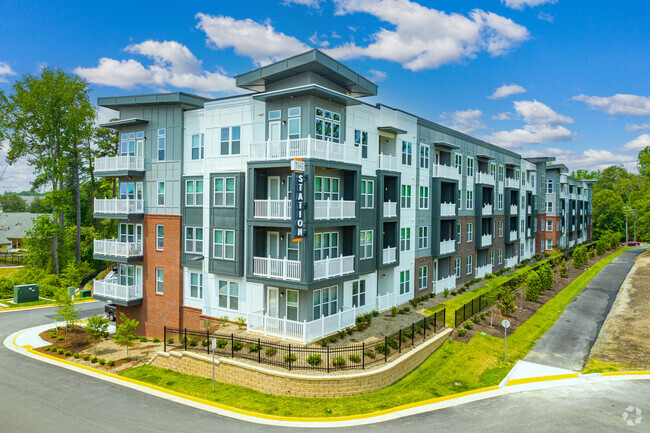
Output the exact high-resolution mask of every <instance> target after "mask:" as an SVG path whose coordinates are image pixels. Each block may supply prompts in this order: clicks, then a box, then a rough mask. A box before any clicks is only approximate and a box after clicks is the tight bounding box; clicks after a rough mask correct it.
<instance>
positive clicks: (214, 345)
mask: <svg viewBox="0 0 650 433" xmlns="http://www.w3.org/2000/svg"><path fill="white" fill-rule="evenodd" d="M216 349H217V340H216V339H214V340H212V392H214V352H215V350H216Z"/></svg>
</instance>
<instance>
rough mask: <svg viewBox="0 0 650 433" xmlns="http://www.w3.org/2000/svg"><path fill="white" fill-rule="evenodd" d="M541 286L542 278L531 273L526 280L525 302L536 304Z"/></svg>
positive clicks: (535, 273) (536, 273)
mask: <svg viewBox="0 0 650 433" xmlns="http://www.w3.org/2000/svg"><path fill="white" fill-rule="evenodd" d="M542 289H543V284H542V278H541V277H540V276H539V273H538V272H535V271H533V272H531V273H530V274H529V275H528V280H526V300H527V301H532V302H537V300H538V299H539V294H540V293H541V292H542Z"/></svg>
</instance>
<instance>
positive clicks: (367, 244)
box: [359, 230, 375, 260]
mask: <svg viewBox="0 0 650 433" xmlns="http://www.w3.org/2000/svg"><path fill="white" fill-rule="evenodd" d="M368 235H370V241H368ZM374 244H375V237H374V230H360V231H359V259H360V260H366V259H372V258H373V257H374V254H373V251H374ZM368 252H369V253H368Z"/></svg>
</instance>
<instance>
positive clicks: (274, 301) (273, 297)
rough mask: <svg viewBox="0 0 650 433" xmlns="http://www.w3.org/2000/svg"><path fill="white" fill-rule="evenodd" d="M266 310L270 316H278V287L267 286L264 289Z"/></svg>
mask: <svg viewBox="0 0 650 433" xmlns="http://www.w3.org/2000/svg"><path fill="white" fill-rule="evenodd" d="M266 311H267V315H268V316H271V317H278V311H279V308H278V288H277V287H268V288H267V289H266Z"/></svg>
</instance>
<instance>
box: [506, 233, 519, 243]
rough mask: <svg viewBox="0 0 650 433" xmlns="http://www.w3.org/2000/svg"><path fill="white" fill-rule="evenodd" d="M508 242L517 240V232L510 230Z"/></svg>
mask: <svg viewBox="0 0 650 433" xmlns="http://www.w3.org/2000/svg"><path fill="white" fill-rule="evenodd" d="M508 239H509V240H510V242H514V241H516V240H517V230H511V231H510V237H509V238H508Z"/></svg>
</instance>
